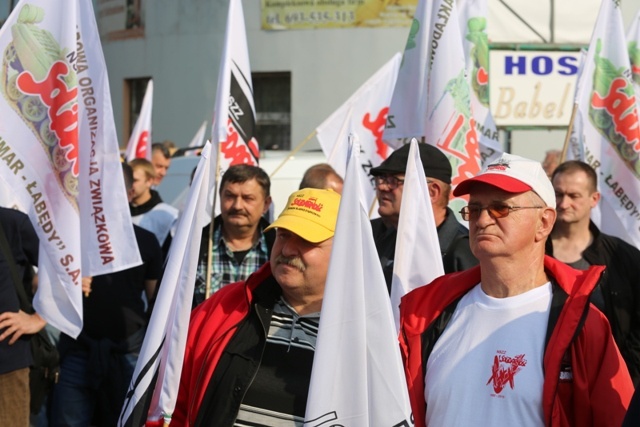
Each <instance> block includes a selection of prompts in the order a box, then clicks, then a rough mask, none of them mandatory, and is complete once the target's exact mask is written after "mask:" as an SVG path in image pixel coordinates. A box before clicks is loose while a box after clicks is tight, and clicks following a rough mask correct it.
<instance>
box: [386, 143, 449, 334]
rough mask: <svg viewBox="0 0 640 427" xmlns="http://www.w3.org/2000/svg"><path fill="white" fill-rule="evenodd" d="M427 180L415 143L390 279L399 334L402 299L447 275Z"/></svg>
mask: <svg viewBox="0 0 640 427" xmlns="http://www.w3.org/2000/svg"><path fill="white" fill-rule="evenodd" d="M424 177H425V174H424V168H423V166H422V161H421V160H420V151H419V150H418V141H416V140H415V139H413V140H412V141H411V147H410V148H409V159H408V161H407V171H406V173H405V175H404V187H403V188H404V189H403V191H402V205H401V206H400V217H399V219H398V235H397V239H396V256H395V261H394V263H393V278H392V279H391V308H392V309H393V320H394V321H395V324H396V330H400V299H401V298H402V297H403V296H404V295H405V294H407V293H409V291H411V290H413V289H415V288H418V287H420V286H423V285H425V284H427V283H431V281H432V280H433V279H435V278H436V277H439V276H442V275H443V274H444V267H443V266H442V255H441V252H440V243H439V242H438V231H437V230H436V220H435V218H434V217H433V208H432V207H431V198H430V197H429V187H428V185H427V181H426V180H425V179H424ZM426 260H428V262H427V261H426Z"/></svg>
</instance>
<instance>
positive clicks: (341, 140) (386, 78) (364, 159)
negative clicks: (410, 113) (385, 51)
mask: <svg viewBox="0 0 640 427" xmlns="http://www.w3.org/2000/svg"><path fill="white" fill-rule="evenodd" d="M401 59H402V56H401V55H400V54H399V53H396V54H395V55H394V56H393V58H391V60H389V61H388V62H387V63H386V64H385V65H383V66H382V68H380V69H379V70H378V71H376V73H375V74H374V75H373V76H371V77H370V78H369V80H367V81H366V82H365V83H364V84H363V85H362V86H361V87H360V88H359V89H358V90H357V91H356V92H355V93H354V94H353V95H351V97H350V98H349V99H348V100H347V101H346V102H345V103H344V104H342V106H340V108H338V109H337V110H336V111H334V112H333V114H331V115H330V116H329V117H328V118H327V119H326V120H325V121H324V122H322V124H321V125H320V126H318V127H317V128H316V132H317V133H316V137H317V138H318V141H319V142H320V146H321V147H322V151H323V153H324V155H325V156H326V157H327V162H328V163H329V164H330V165H331V166H332V167H333V168H334V169H335V170H336V172H338V174H339V175H340V176H342V177H344V176H345V172H346V164H347V155H348V152H349V147H348V144H347V141H348V138H347V137H348V135H349V134H350V133H353V134H356V135H358V140H359V143H360V148H361V150H362V151H361V153H360V161H361V163H362V164H361V168H360V173H361V174H362V175H363V176H364V178H365V180H366V181H367V182H368V183H369V185H368V186H367V187H365V188H363V191H364V192H365V194H366V199H365V201H366V204H367V206H371V204H372V203H373V202H374V200H375V197H376V192H375V186H374V183H373V180H372V179H371V177H370V176H369V170H370V169H371V168H374V167H376V166H379V165H380V163H382V161H383V160H385V159H386V158H387V157H388V156H389V154H391V151H392V149H391V148H390V147H389V146H388V145H387V144H385V143H384V142H383V141H382V132H383V131H384V125H385V123H386V121H387V114H388V112H389V104H390V102H391V96H392V95H393V88H394V86H395V83H396V78H397V77H398V69H399V67H400V61H401Z"/></svg>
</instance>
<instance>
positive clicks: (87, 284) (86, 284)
mask: <svg viewBox="0 0 640 427" xmlns="http://www.w3.org/2000/svg"><path fill="white" fill-rule="evenodd" d="M92 281H93V277H91V276H87V277H83V278H82V293H83V294H84V296H85V297H87V298H89V294H90V293H91V282H92Z"/></svg>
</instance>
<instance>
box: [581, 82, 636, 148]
mask: <svg viewBox="0 0 640 427" xmlns="http://www.w3.org/2000/svg"><path fill="white" fill-rule="evenodd" d="M626 86H627V81H626V80H625V79H624V78H622V77H616V78H615V79H613V81H612V82H611V86H610V87H609V92H608V93H607V94H606V96H605V97H604V98H602V97H601V96H600V94H598V92H594V93H593V97H592V98H591V106H592V107H593V108H597V109H603V110H605V111H606V112H607V113H609V115H610V116H611V120H612V121H613V125H614V129H615V131H616V133H618V134H619V135H620V136H622V137H623V138H624V139H625V141H626V143H627V144H630V145H631V144H633V149H634V151H636V152H638V151H640V129H639V128H638V113H637V111H636V98H635V96H633V95H631V96H629V95H627V94H626V93H625V92H624V89H625V87H626Z"/></svg>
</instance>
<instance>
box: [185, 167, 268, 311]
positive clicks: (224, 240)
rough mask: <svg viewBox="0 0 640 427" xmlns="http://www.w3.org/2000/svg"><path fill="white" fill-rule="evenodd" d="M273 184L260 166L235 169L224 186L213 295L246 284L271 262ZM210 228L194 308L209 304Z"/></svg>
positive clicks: (205, 235) (204, 234)
mask: <svg viewBox="0 0 640 427" xmlns="http://www.w3.org/2000/svg"><path fill="white" fill-rule="evenodd" d="M270 187H271V182H270V180H269V176H268V175H267V174H266V173H265V171H264V170H262V169H260V168H259V167H257V166H250V165H234V166H231V167H230V168H229V169H228V170H227V171H226V172H225V173H224V174H223V176H222V180H221V182H220V195H219V197H220V211H221V213H220V215H219V216H217V217H216V218H215V219H214V221H213V227H214V228H213V239H212V251H211V269H212V274H211V287H210V291H209V295H211V294H213V293H214V292H215V291H217V290H218V289H220V288H221V287H223V286H225V285H228V284H230V283H234V282H238V281H242V280H245V279H246V278H247V277H248V276H249V275H250V274H251V273H253V272H254V271H256V270H257V269H258V268H259V267H260V266H261V265H262V264H264V263H265V262H267V261H268V260H269V255H270V253H271V247H272V246H273V241H274V238H275V232H274V231H273V230H270V231H267V232H266V233H264V232H263V230H264V229H265V228H266V227H267V226H268V225H269V222H268V221H267V220H265V219H264V217H263V215H264V214H265V213H266V212H267V211H268V210H269V206H270V205H271V196H270V194H269V192H270ZM210 226H211V225H208V226H206V227H205V228H204V229H203V232H202V240H201V245H200V260H199V261H198V272H197V275H196V288H195V292H194V298H193V300H194V307H195V306H196V305H198V304H200V303H202V302H203V301H204V300H205V295H206V275H207V262H208V256H207V252H208V247H209V233H210V230H209V229H210Z"/></svg>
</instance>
